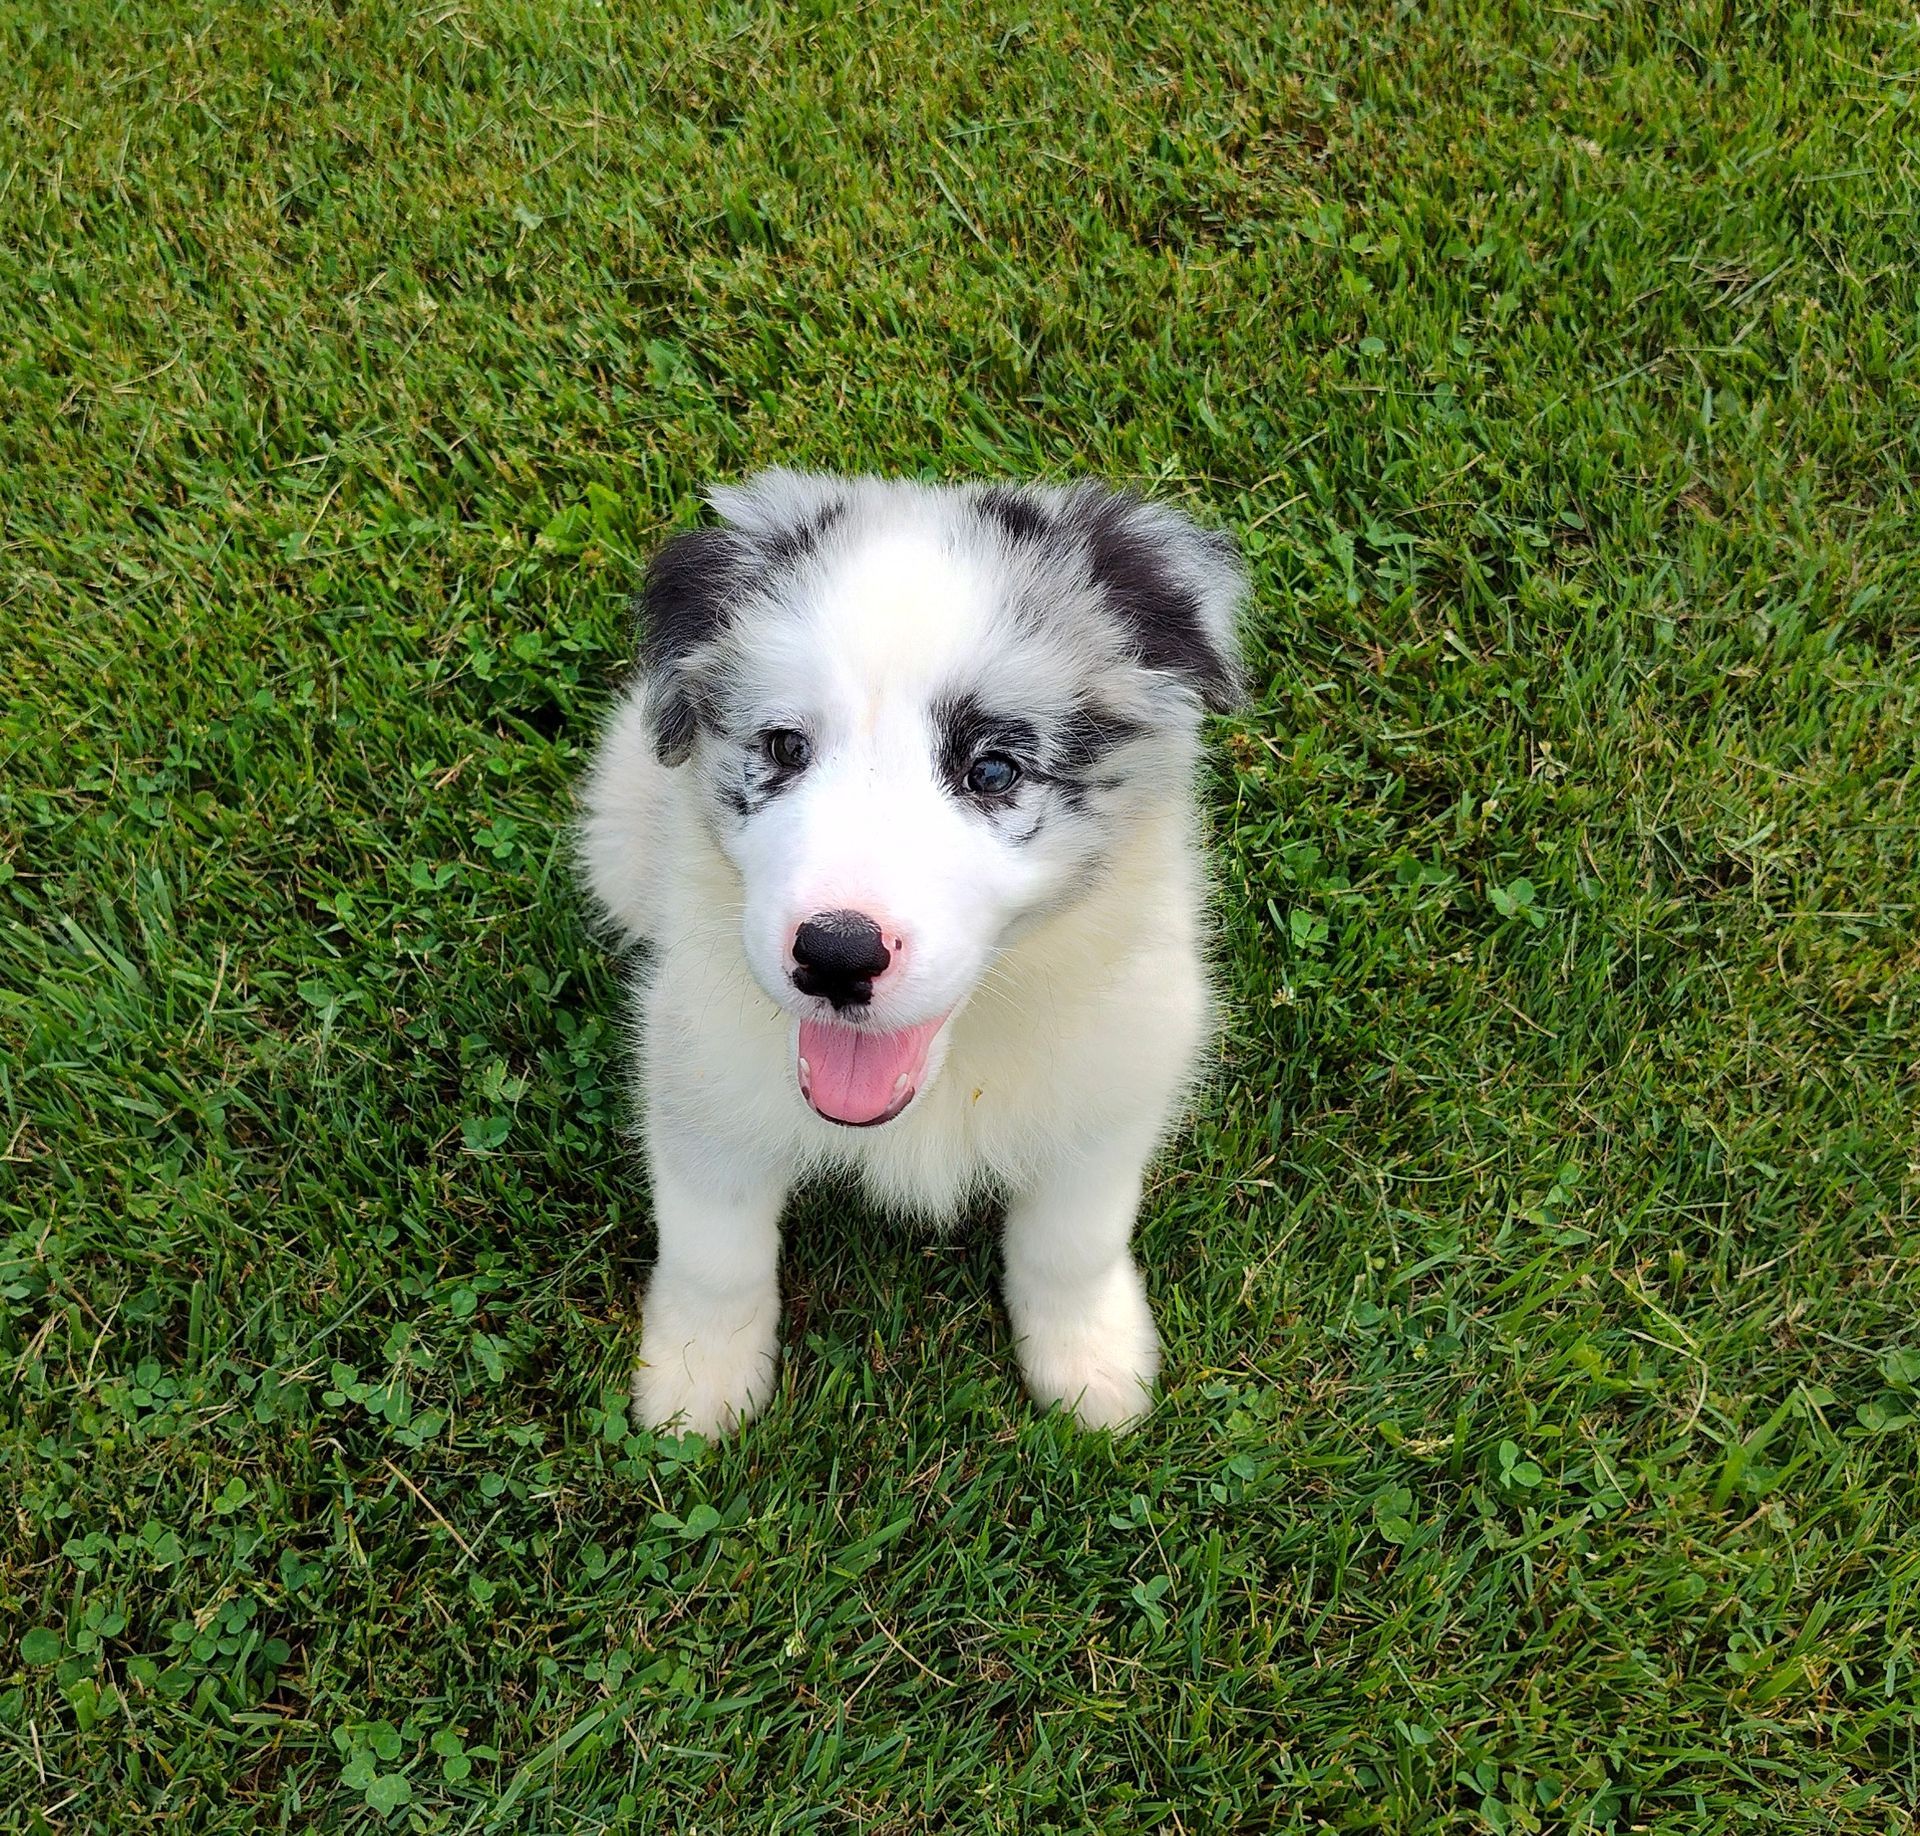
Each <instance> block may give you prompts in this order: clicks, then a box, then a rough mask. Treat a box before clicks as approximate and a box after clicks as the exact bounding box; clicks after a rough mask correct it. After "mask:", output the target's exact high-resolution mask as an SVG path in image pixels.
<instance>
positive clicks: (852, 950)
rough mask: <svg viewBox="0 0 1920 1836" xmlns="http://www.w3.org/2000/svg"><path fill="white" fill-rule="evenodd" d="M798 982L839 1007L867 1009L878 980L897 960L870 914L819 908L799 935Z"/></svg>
mask: <svg viewBox="0 0 1920 1836" xmlns="http://www.w3.org/2000/svg"><path fill="white" fill-rule="evenodd" d="M793 960H794V961H795V962H796V963H798V964H799V965H800V966H799V968H797V969H796V970H794V972H793V985H794V987H796V988H797V989H799V990H800V992H801V993H802V994H810V995H819V996H821V997H822V998H823V999H825V1000H828V1001H831V1002H832V1003H833V1004H834V1006H835V1007H865V1006H866V1004H867V1003H868V1002H869V1001H871V1000H872V999H873V978H874V977H875V976H876V975H879V974H881V973H882V972H883V971H884V970H885V969H886V966H887V965H888V964H889V963H890V962H892V961H893V957H892V955H891V954H890V953H889V951H888V949H887V946H886V944H885V943H884V942H883V941H882V939H881V936H880V927H879V926H878V925H877V924H875V923H874V921H873V920H872V919H871V918H869V917H868V916H867V915H866V914H865V913H864V912H819V913H817V914H816V915H815V916H813V917H811V918H809V919H808V920H807V921H806V923H805V924H803V925H802V926H801V927H800V928H799V930H797V931H796V932H795V933H794V934H793Z"/></svg>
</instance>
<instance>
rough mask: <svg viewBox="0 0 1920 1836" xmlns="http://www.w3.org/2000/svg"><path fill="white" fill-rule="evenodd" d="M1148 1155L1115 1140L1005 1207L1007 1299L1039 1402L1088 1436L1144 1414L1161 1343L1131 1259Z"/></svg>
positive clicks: (1026, 1372)
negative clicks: (1061, 1410)
mask: <svg viewBox="0 0 1920 1836" xmlns="http://www.w3.org/2000/svg"><path fill="white" fill-rule="evenodd" d="M1149 1152H1150V1150H1146V1149H1142V1148H1141V1147H1140V1146H1139V1144H1138V1143H1134V1142H1122V1141H1119V1140H1116V1141H1113V1142H1111V1143H1109V1144H1107V1145H1105V1146H1103V1147H1101V1148H1099V1149H1097V1150H1095V1151H1094V1152H1092V1153H1088V1154H1084V1155H1081V1156H1078V1157H1076V1158H1074V1159H1073V1160H1071V1161H1068V1162H1063V1163H1061V1164H1059V1165H1057V1166H1055V1167H1053V1168H1051V1169H1050V1170H1049V1171H1048V1172H1047V1173H1046V1174H1045V1175H1044V1176H1043V1177H1042V1178H1040V1179H1039V1180H1037V1181H1035V1182H1034V1184H1033V1185H1031V1186H1030V1187H1029V1188H1028V1189H1027V1190H1026V1191H1025V1192H1023V1193H1021V1194H1019V1195H1018V1196H1017V1197H1016V1198H1015V1200H1014V1202H1013V1204H1012V1205H1011V1206H1009V1207H1008V1210H1007V1227H1006V1300H1007V1315H1008V1317H1009V1319H1010V1320H1011V1321H1012V1323H1013V1336H1014V1345H1015V1348H1016V1351H1017V1354H1018V1356H1019V1359H1020V1370H1021V1373H1022V1374H1023V1375H1024V1376H1025V1378H1026V1380H1027V1388H1028V1389H1029V1390H1031V1391H1032V1392H1033V1394H1034V1397H1035V1399H1036V1400H1037V1401H1039V1402H1042V1403H1061V1404H1063V1405H1065V1406H1066V1407H1067V1408H1068V1409H1070V1410H1072V1411H1073V1414H1074V1415H1075V1417H1077V1418H1078V1420H1079V1421H1080V1422H1081V1423H1082V1424H1083V1425H1084V1426H1086V1427H1089V1428H1119V1427H1122V1426H1124V1425H1125V1424H1126V1423H1128V1422H1131V1421H1133V1420H1134V1419H1135V1418H1136V1417H1138V1416H1140V1415H1143V1414H1145V1413H1146V1410H1147V1407H1148V1405H1149V1404H1150V1403H1151V1402H1152V1400H1153V1379H1154V1375H1155V1373H1156V1372H1157V1371H1158V1370H1159V1368H1160V1339H1159V1335H1158V1334H1157V1333H1156V1332H1155V1331H1154V1328H1153V1315H1152V1313H1151V1312H1150V1311H1149V1310H1148V1308H1147V1294H1146V1289H1145V1287H1144V1286H1143V1285H1142V1283H1141V1280H1140V1271H1139V1270H1138V1269H1137V1268H1135V1267H1134V1264H1133V1257H1132V1256H1131V1255H1130V1254H1129V1253H1128V1250H1127V1239H1128V1238H1129V1237H1130V1236H1131V1235H1132V1232H1133V1220H1134V1214H1135V1213H1136V1212H1137V1211H1138V1210H1139V1208H1140V1185H1141V1178H1142V1175H1143V1173H1144V1172H1145V1167H1146V1162H1147V1159H1148V1158H1149Z"/></svg>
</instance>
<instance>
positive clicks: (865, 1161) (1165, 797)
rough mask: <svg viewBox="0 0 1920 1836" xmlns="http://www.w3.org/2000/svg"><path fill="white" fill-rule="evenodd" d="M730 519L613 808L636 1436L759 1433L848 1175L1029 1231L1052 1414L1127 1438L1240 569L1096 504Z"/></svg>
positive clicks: (605, 759) (588, 852)
mask: <svg viewBox="0 0 1920 1836" xmlns="http://www.w3.org/2000/svg"><path fill="white" fill-rule="evenodd" d="M711 501H712V503H713V506H714V508H715V509H716V510H717V511H718V512H719V514H720V517H721V519H722V521H721V522H720V524H719V525H718V526H716V527H711V528H701V529H694V530H690V531H687V532H685V533H683V534H681V535H678V536H675V537H673V538H672V539H671V540H670V541H669V542H668V543H667V544H666V546H665V547H664V548H663V549H662V550H661V551H660V553H659V554H658V555H657V557H656V558H655V560H654V562H653V564H652V567H651V568H650V570H649V572H648V575H647V579H646V584H645V588H644V591H643V593H642V596H641V601H642V613H643V618H644V635H643V639H642V645H641V652H640V668H639V672H638V675H637V677H636V679H635V681H634V682H633V683H632V684H631V686H630V687H629V688H628V690H627V692H626V694H625V696H624V697H623V699H622V700H621V701H620V703H619V705H618V706H617V707H616V709H615V710H614V713H613V716H612V719H611V721H610V722H609V724H608V726H607V728H606V731H605V733H604V735H603V737H602V739H601V742H600V747H599V752H598V755H597V757H596V760H595V763H594V766H593V769H592V772H591V775H590V777H589V779H588V781H587V783H586V786H585V790H584V803H585V820H584V828H583V840H582V853H583V857H584V866H585V872H586V877H587V879H588V881H589V883H590V884H591V887H592V889H593V892H594V894H595V896H596V897H597V899H598V901H599V903H600V904H601V906H602V907H604V909H605V911H606V912H607V914H608V915H609V916H610V917H611V918H612V919H613V920H614V922H615V923H616V924H617V925H618V926H619V927H620V929H621V930H622V931H623V932H624V933H626V935H627V936H628V937H629V938H631V939H632V940H633V941H634V942H637V943H639V944H642V945H644V946H645V947H646V954H645V956H644V958H643V959H642V962H641V965H640V967H639V970H638V973H637V976H636V982H635V989H634V998H635V1005H636V1010H637V1019H638V1022H639V1025H638V1028H637V1031H636V1035H635V1040H636V1043H635V1076H636V1081H637V1094H638V1097H639V1105H640V1109H641V1112H642V1117H643V1121H644V1131H645V1141H646V1149H647V1157H648V1161H649V1165H650V1168H651V1172H652V1183H653V1201H654V1208H655V1212H656V1215H657V1217H658V1221H659V1231H660V1255H659V1261H658V1263H657V1264H656V1265H655V1268H654V1271H653V1277H652V1281H651V1283H650V1285H649V1287H648V1290H647V1296H646V1307H645V1321H644V1326H643V1329H642V1334H641V1342H640V1360H641V1361H640V1366H639V1369H638V1371H637V1372H636V1374H635V1378H634V1401H635V1405H636V1409H637V1412H638V1415H639V1417H640V1419H641V1420H642V1421H644V1422H648V1423H657V1424H666V1423H670V1422H675V1421H677V1422H679V1423H681V1424H682V1425H683V1426H685V1427H687V1428H691V1429H696V1430H699V1431H701V1432H703V1433H713V1432H715V1431H722V1430H726V1429H728V1428H731V1427H734V1426H736V1425H737V1424H739V1423H741V1422H744V1421H745V1420H746V1419H747V1418H748V1417H749V1416H751V1415H752V1414H753V1413H754V1411H755V1410H756V1409H757V1408H759V1407H760V1406H761V1405H762V1404H763V1403H764V1402H765V1401H766V1399H767V1397H768V1395H769V1393H770V1392H771V1389H772V1386H773V1381H774V1361H775V1355H776V1351H777V1348H778V1345H779V1340H780V1290H779V1275H778V1263H779V1250H780V1213H781V1208H782V1206H783V1205H784V1204H785V1202H786V1198H787V1195H788V1193H789V1191H791V1190H792V1188H793V1187H794V1186H795V1184H796V1183H797V1182H799V1181H802V1180H805V1179H808V1178H809V1177H811V1176H814V1175H816V1174H820V1173H824V1172H827V1171H829V1170H832V1169H851V1170H853V1171H856V1172H857V1173H858V1174H859V1175H860V1177H861V1179H862V1180H863V1182H864V1183H865V1186H866V1188H867V1189H868V1191H869V1192H870V1193H871V1194H872V1195H873V1196H874V1197H875V1198H876V1199H878V1200H879V1201H881V1202H882V1203H884V1204H887V1205H892V1206H899V1207H906V1208H911V1209H913V1210H916V1211H919V1212H922V1213H927V1214H931V1215H932V1216H933V1217H935V1218H942V1217H951V1216H952V1215H953V1214H954V1213H955V1212H956V1211H957V1210H958V1209H959V1208H960V1207H961V1206H962V1205H963V1204H965V1203H966V1202H967V1200H968V1199H969V1198H970V1197H971V1196H973V1195H975V1194H977V1193H980V1192H982V1191H983V1190H984V1191H990V1192H993V1193H995V1194H997V1195H999V1196H1000V1197H1001V1198H1003V1199H1004V1201H1005V1204H1006V1227H1005V1254H1006V1280H1005V1293H1006V1303H1007V1312H1008V1315H1009V1317H1010V1319H1011V1321H1012V1325H1013V1333H1014V1341H1015V1346H1016V1349H1017V1352H1018V1356H1019V1359H1020V1366H1021V1369H1022V1371H1023V1372H1024V1373H1025V1376H1026V1380H1027V1385H1028V1387H1029V1389H1031V1391H1032V1392H1033V1394H1034V1395H1035V1396H1036V1397H1037V1398H1038V1399H1039V1400H1040V1401H1041V1402H1043V1403H1060V1404H1064V1405H1065V1406H1066V1407H1068V1408H1070V1409H1071V1410H1072V1411H1073V1412H1074V1414H1075V1415H1076V1416H1077V1417H1078V1418H1079V1419H1080V1420H1081V1421H1082V1422H1085V1423H1088V1424H1093V1425H1104V1426H1118V1425H1120V1424H1122V1423H1125V1422H1127V1421H1130V1420H1131V1419H1132V1418H1134V1417H1135V1416H1137V1415H1139V1414H1140V1413H1141V1412H1142V1411H1143V1410H1144V1409H1145V1408H1146V1407H1147V1405H1148V1402H1149V1400H1150V1397H1151V1390H1152V1384H1153V1379H1154V1374H1155V1372H1156V1370H1157V1368H1158V1364H1159V1343H1158V1339H1157V1336H1156V1334H1155V1332H1154V1325H1153V1317H1152V1315H1151V1313H1150V1312H1149V1311H1148V1308H1147V1300H1146V1293H1145V1290H1144V1288H1143V1286H1142V1284H1141V1279H1140V1274H1139V1271H1138V1270H1137V1269H1136V1268H1135V1266H1134V1263H1133V1259H1132V1256H1131V1255H1130V1253H1129V1250H1128V1238H1129V1236H1130V1234H1131V1232H1132V1228H1133V1221H1134V1214H1135V1211H1136V1210H1137V1208H1138V1206H1139V1202H1140V1191H1141V1180H1142V1175H1143V1173H1144V1170H1145V1169H1146V1167H1147V1165H1148V1163H1149V1162H1150V1161H1151V1160H1152V1158H1153V1156H1154V1153H1155V1151H1156V1150H1157V1148H1158V1147H1159V1145H1160V1143H1161V1141H1162V1139H1163V1138H1164V1136H1165V1135H1166V1133H1167V1131H1168V1129H1169V1127H1170V1126H1171V1124H1172V1123H1173V1121H1174V1120H1175V1119H1176V1117H1177V1115H1178V1112H1179V1109H1180V1106H1181V1103H1182V1099H1183V1096H1184V1095H1185V1093H1186V1092H1187V1090H1188V1089H1189V1088H1190V1086H1191V1083H1192V1080H1193V1077H1194V1073H1195V1068H1196V1061H1197V1058H1198V1055H1199V1054H1200V1051H1201V1049H1202V1046H1203V1044H1204V1041H1205V1038H1206V1035H1207V1031H1208V1010H1209V1004H1208V993H1207V979H1206V973H1205V967H1204V962H1203V953H1202V944H1203V936H1202V927H1203V922H1204V904H1205V874H1204V868H1203V862H1202V857H1201V852H1200V847H1199V837H1198V820H1197V814H1196V810H1195V803H1194V795H1193V776H1194V767H1195V762H1196V755H1197V751H1198V747H1199V743H1200V725H1201V718H1202V714H1203V712H1204V711H1205V710H1207V709H1209V708H1213V709H1220V708H1225V707H1226V706H1228V705H1229V704H1230V703H1231V701H1232V700H1233V698H1234V696H1235V694H1236V691H1237V688H1238V681H1239V668H1240V665H1239V657H1238V647H1237V644H1236V639H1235V618H1236V611H1237V607H1238V605H1239V602H1240V599H1241V594H1242V589H1243V576H1242V571H1241V568H1240V564H1239V560H1238V557H1237V553H1236V551H1235V549H1234V547H1233V545H1232V544H1231V543H1230V542H1229V541H1227V540H1226V539H1225V538H1224V537H1222V536H1220V535H1217V534H1213V533H1209V532H1207V531H1204V530H1202V529H1199V528H1197V527H1196V526H1195V525H1194V524H1193V523H1191V522H1189V521H1188V520H1187V519H1186V518H1185V517H1184V516H1182V515H1180V514H1179V513H1178V512H1176V511H1173V510H1170V509H1166V508H1164V507H1160V506H1156V505H1153V504H1149V503H1143V502H1141V501H1140V500H1138V499H1136V498H1133V497H1130V496H1126V495H1123V494H1120V493H1117V492H1114V491H1110V490H1108V489H1106V488H1105V487H1104V486H1100V485H1096V484H1079V485H1073V486H1064V487H1063V486H1044V487H1039V486H1036V487H1031V488H1012V487H1007V486H1001V485H992V486H978V485H958V486H929V485H922V484H913V483H901V482H893V481H888V480H883V479H876V478H830V477H821V476H814V475H805V474H799V473H792V472H780V471H772V472H762V473H760V474H759V475H757V476H756V477H753V478H751V479H749V480H748V481H747V482H746V483H745V484H742V485H738V486H732V487H728V488H725V489H719V490H715V491H714V492H712V494H711Z"/></svg>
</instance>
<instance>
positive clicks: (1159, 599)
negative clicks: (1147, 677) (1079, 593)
mask: <svg viewBox="0 0 1920 1836" xmlns="http://www.w3.org/2000/svg"><path fill="white" fill-rule="evenodd" d="M1062 520H1063V521H1064V522H1065V523H1066V525H1067V526H1068V527H1069V528H1070V529H1071V530H1072V531H1073V532H1074V533H1075V534H1076V535H1077V536H1078V537H1079V539H1080V540H1081V542H1082V543H1083V544H1084V545H1085V553H1086V561H1087V567H1088V571H1089V572H1090V573H1091V574H1092V576H1093V581H1094V584H1095V585H1096V586H1097V587H1099V589H1100V591H1101V593H1102V595H1103V596H1104V597H1105V599H1106V602H1107V608H1108V610H1109V612H1110V613H1111V615H1112V616H1113V618H1114V620H1115V621H1116V622H1117V623H1118V624H1119V625H1120V626H1121V627H1122V629H1123V630H1124V631H1125V632H1126V634H1127V636H1128V639H1129V640H1130V641H1131V643H1132V646H1133V649H1134V653H1135V654H1136V656H1138V658H1139V660H1140V662H1141V664H1142V665H1143V666H1144V667H1146V668H1147V669H1150V670H1155V671H1158V672H1160V673H1161V674H1164V675H1170V676H1174V677H1177V678H1179V679H1180V680H1181V681H1183V682H1184V683H1185V684H1186V685H1187V686H1188V687H1189V688H1191V689H1192V690H1193V691H1194V692H1195V693H1196V694H1198V696H1199V697H1200V700H1201V703H1202V704H1203V705H1204V706H1205V707H1207V708H1209V709H1211V710H1212V711H1213V712H1214V713H1216V714H1225V713H1230V712H1231V711H1232V710H1233V709H1234V708H1236V707H1238V706H1239V705H1240V702H1241V699H1242V696H1243V695H1244V693H1245V684H1244V679H1243V676H1242V670H1241V662H1240V640H1239V633H1238V631H1237V629H1236V626H1237V622H1238V616H1239V610H1240V602H1241V600H1242V598H1243V597H1244V596H1245V593H1246V586H1247V577H1246V569H1245V567H1244V566H1243V564H1242V562H1241V559H1240V550H1239V548H1238V546H1237V545H1236V544H1235V543H1234V542H1233V540H1232V539H1231V538H1230V537H1228V536H1225V535H1222V534H1220V533H1219V532H1218V531H1217V530H1212V529H1202V528H1201V527H1200V526H1199V525H1198V524H1197V523H1195V522H1193V521H1191V520H1190V519H1189V518H1187V517H1185V516H1183V515H1182V514H1181V513H1180V512H1179V511H1178V510H1171V509H1168V508H1167V506H1166V505H1164V504H1150V503H1146V502H1143V501H1142V500H1141V499H1140V498H1138V497H1135V496H1134V495H1133V494H1132V493H1131V492H1127V491H1113V490H1109V489H1108V488H1107V487H1106V486H1104V485H1098V484H1088V485H1081V486H1080V487H1079V488H1078V489H1076V490H1075V491H1073V493H1072V494H1071V495H1070V496H1069V497H1068V498H1067V500H1066V504H1065V507H1064V510H1063V512H1062Z"/></svg>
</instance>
